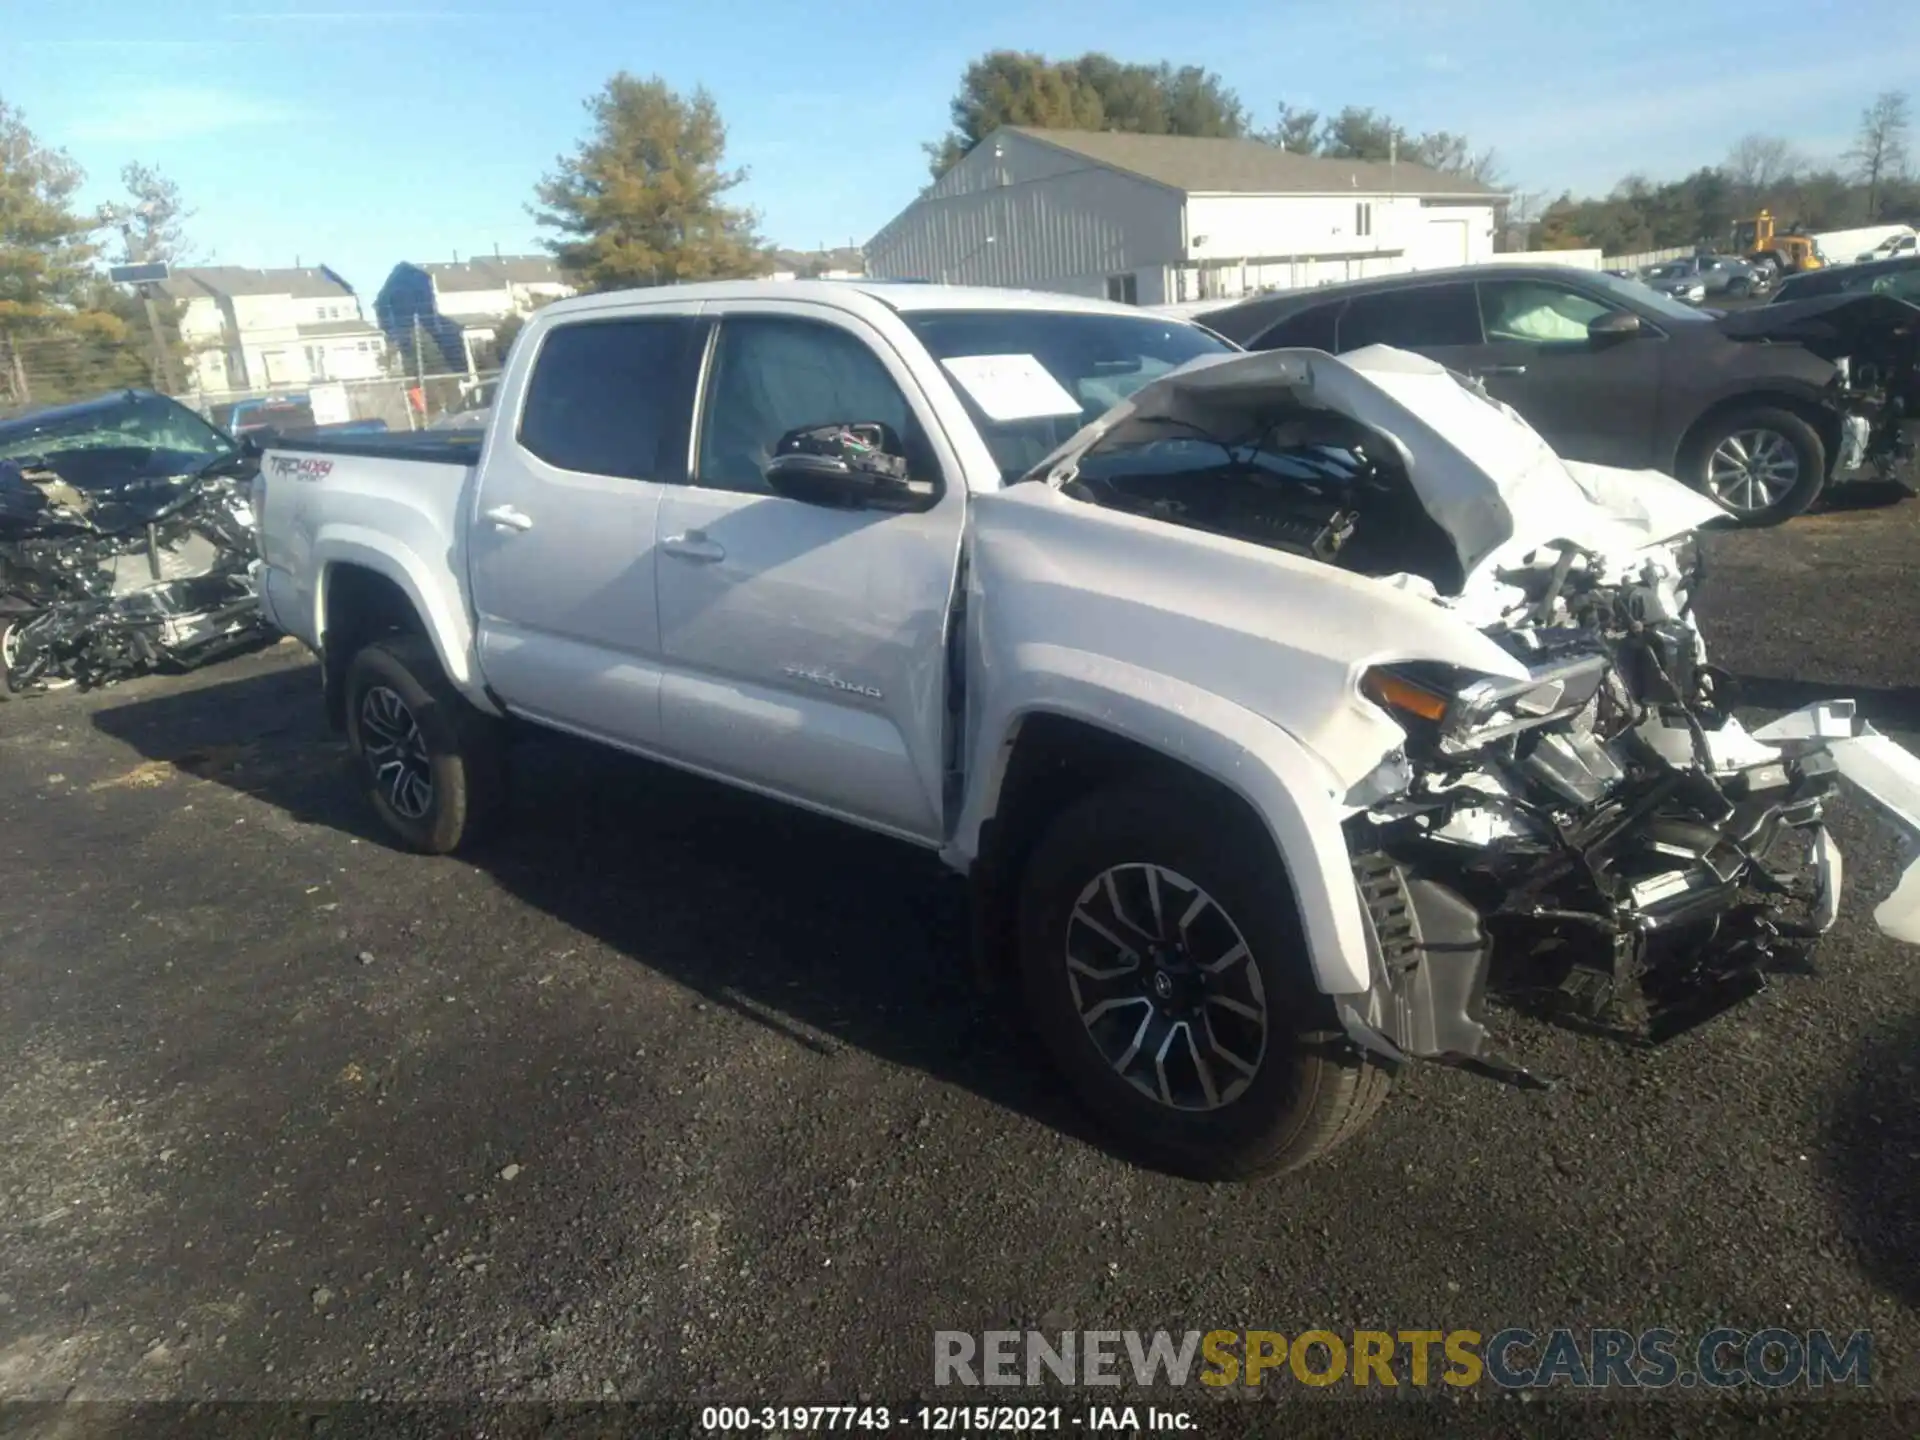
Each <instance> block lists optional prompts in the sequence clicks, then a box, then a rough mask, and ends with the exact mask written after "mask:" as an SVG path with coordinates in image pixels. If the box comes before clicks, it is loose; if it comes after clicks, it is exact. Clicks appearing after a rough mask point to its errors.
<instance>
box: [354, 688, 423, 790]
mask: <svg viewBox="0 0 1920 1440" xmlns="http://www.w3.org/2000/svg"><path fill="white" fill-rule="evenodd" d="M360 748H361V751H362V753H363V754H365V756H366V758H367V765H368V768H370V769H371V770H372V771H373V781H374V784H375V785H376V786H378V787H379V789H380V792H381V793H382V794H383V795H385V796H386V799H387V803H388V804H389V805H391V806H393V808H394V810H395V812H396V813H398V814H399V815H401V816H402V817H403V818H405V819H408V820H419V819H421V818H423V817H424V816H425V815H426V813H427V811H429V810H430V809H432V808H433V762H432V761H431V760H430V759H429V758H428V756H427V743H426V739H425V737H424V736H422V735H421V733H420V724H419V722H418V721H417V720H415V719H414V718H413V711H412V710H410V709H408V708H407V702H406V701H404V700H402V699H401V698H400V696H399V695H398V694H396V693H395V692H394V691H392V690H390V689H388V688H387V687H386V686H385V685H374V686H371V687H370V688H369V689H368V690H367V692H366V694H365V695H363V696H361V698H360Z"/></svg>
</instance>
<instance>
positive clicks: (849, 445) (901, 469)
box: [764, 423, 913, 510]
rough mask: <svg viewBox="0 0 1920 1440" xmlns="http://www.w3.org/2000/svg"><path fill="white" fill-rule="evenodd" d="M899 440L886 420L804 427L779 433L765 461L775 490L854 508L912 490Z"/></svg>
mask: <svg viewBox="0 0 1920 1440" xmlns="http://www.w3.org/2000/svg"><path fill="white" fill-rule="evenodd" d="M899 450H900V441H899V437H897V436H896V435H895V434H894V433H893V431H892V429H891V428H890V427H889V426H886V425H879V424H871V423H854V424H844V425H816V426H807V427H805V428H802V429H799V430H789V431H788V432H787V433H786V434H784V435H782V436H781V437H780V443H779V444H778V445H777V446H776V447H775V449H774V454H773V458H772V459H770V460H769V461H767V465H766V470H765V472H764V473H765V475H766V477H767V485H768V486H769V488H771V489H772V491H773V493H774V494H776V495H782V496H785V497H786V498H787V499H789V500H799V501H801V502H803V503H805V504H808V505H826V506H831V507H833V508H836V509H841V510H857V509H861V508H864V507H866V506H868V505H873V504H876V503H881V502H886V501H892V502H894V503H896V504H897V503H898V502H899V501H901V500H904V499H907V498H908V497H910V496H911V495H912V493H913V492H912V490H911V487H910V486H909V485H908V483H907V462H906V461H905V460H904V459H902V458H901V456H900V454H899Z"/></svg>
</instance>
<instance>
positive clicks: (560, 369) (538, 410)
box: [519, 315, 700, 482]
mask: <svg viewBox="0 0 1920 1440" xmlns="http://www.w3.org/2000/svg"><path fill="white" fill-rule="evenodd" d="M699 334H700V329H699V322H698V321H696V320H694V319H693V318H692V317H690V316H678V315H675V316H657V317H646V318H627V319H619V320H580V321H574V322H573V323H571V324H566V325H561V326H557V327H556V328H554V329H553V330H551V331H549V332H548V334H547V337H546V339H545V340H543V341H542V342H541V345H540V353H539V354H538V355H537V356H536V357H535V358H534V364H533V375H532V377H531V378H530V379H529V380H528V382H527V396H526V400H525V402H524V404H523V405H522V406H521V409H520V429H519V439H520V444H521V446H522V447H523V448H524V449H526V450H528V451H529V452H531V453H532V454H533V455H535V456H537V457H539V458H540V459H542V460H544V461H546V462H547V464H549V465H553V466H557V467H558V468H560V469H562V470H577V471H580V472H582V473H585V474H589V475H609V476H613V477H616V478H619V479H626V480H667V481H680V482H684V481H685V480H686V478H687V477H686V432H687V426H688V424H689V422H690V420H691V414H690V411H691V408H692V403H693V385H692V380H693V370H694V357H695V354H696V343H695V342H696V339H697V336H698V335H699ZM676 466H677V467H678V468H677V473H671V474H669V473H667V472H668V471H670V470H673V469H674V467H676Z"/></svg>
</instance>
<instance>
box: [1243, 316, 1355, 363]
mask: <svg viewBox="0 0 1920 1440" xmlns="http://www.w3.org/2000/svg"><path fill="white" fill-rule="evenodd" d="M1339 320H1340V307H1339V306H1338V305H1316V306H1314V307H1313V308H1312V309H1311V310H1302V311H1301V312H1300V313H1299V314H1297V315H1289V316H1287V318H1286V319H1284V320H1282V321H1281V322H1280V323H1279V324H1278V325H1275V326H1274V327H1273V328H1272V329H1271V330H1269V331H1267V332H1266V333H1265V334H1264V335H1262V336H1261V337H1260V340H1259V343H1258V344H1256V345H1252V346H1250V347H1248V348H1250V349H1253V350H1325V351H1327V352H1328V353H1332V352H1333V351H1334V350H1336V349H1338V348H1339V343H1338V339H1337V335H1336V332H1337V329H1338V323H1339Z"/></svg>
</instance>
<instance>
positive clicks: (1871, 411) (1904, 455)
mask: <svg viewBox="0 0 1920 1440" xmlns="http://www.w3.org/2000/svg"><path fill="white" fill-rule="evenodd" d="M1719 323H1720V328H1721V330H1722V331H1723V332H1724V333H1725V334H1727V335H1728V336H1730V337H1732V338H1734V339H1736V340H1753V341H1759V342H1767V343H1780V344H1793V345H1800V346H1803V347H1804V348H1806V349H1807V350H1810V351H1812V352H1813V353H1814V354H1816V355H1818V356H1820V357H1821V358H1822V359H1825V360H1828V361H1831V362H1832V363H1833V364H1834V365H1836V366H1838V367H1839V370H1840V377H1839V384H1838V386H1837V388H1836V392H1835V396H1834V399H1835V402H1836V405H1837V406H1838V407H1839V408H1840V409H1841V410H1842V411H1843V412H1845V413H1848V414H1851V415H1857V416H1859V417H1860V419H1861V420H1862V421H1863V422H1865V430H1866V434H1865V435H1864V437H1862V440H1861V449H1860V453H1859V454H1858V456H1854V457H1847V456H1843V457H1842V464H1841V466H1840V467H1839V468H1840V472H1841V473H1843V474H1844V473H1846V472H1848V471H1855V472H1856V473H1864V474H1866V475H1868V476H1871V477H1872V478H1875V479H1880V480H1890V481H1893V482H1895V483H1897V484H1899V485H1901V486H1904V487H1905V488H1906V489H1908V490H1909V491H1914V490H1916V488H1917V484H1916V478H1915V476H1914V473H1913V468H1912V467H1913V459H1914V441H1913V436H1912V433H1911V427H1912V426H1913V425H1914V424H1915V423H1920V309H1916V308H1915V307H1914V306H1912V305H1910V304H1908V303H1907V302H1906V301H1904V300H1900V299H1897V298H1895V297H1894V296H1892V295H1885V294H1880V293H1877V292H1873V291H1865V292H1858V293H1849V294H1842V295H1829V296H1823V297H1821V298H1818V299H1814V300H1794V301H1787V302H1784V303H1781V304H1775V305H1762V306H1758V307H1756V308H1754V309H1752V310H1745V311H1739V312H1736V313H1734V314H1731V315H1726V316H1723V317H1722V318H1721V320H1720V322H1719ZM1849 460H1852V461H1854V462H1855V463H1853V464H1849V463H1847V462H1848V461H1849ZM1856 467H1857V468H1856Z"/></svg>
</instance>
